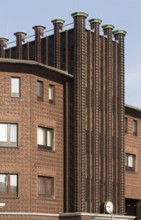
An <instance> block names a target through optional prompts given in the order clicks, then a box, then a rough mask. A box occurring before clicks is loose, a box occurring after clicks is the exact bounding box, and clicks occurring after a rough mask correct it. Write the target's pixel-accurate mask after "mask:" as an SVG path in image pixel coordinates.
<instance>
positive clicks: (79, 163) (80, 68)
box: [72, 13, 87, 212]
mask: <svg viewBox="0 0 141 220" xmlns="http://www.w3.org/2000/svg"><path fill="white" fill-rule="evenodd" d="M72 16H73V17H74V56H75V61H74V62H75V63H74V79H75V81H74V82H75V85H74V90H75V94H74V99H75V102H74V103H75V121H74V123H75V146H74V147H75V150H76V154H75V167H76V175H75V180H76V189H75V194H76V198H75V204H76V210H75V211H79V212H85V199H86V198H85V193H86V192H85V189H86V186H85V156H86V155H85V154H86V143H85V142H86V138H85V98H86V97H85V96H86V94H85V74H86V71H85V68H86V56H85V53H86V39H85V37H86V30H85V18H86V16H87V15H86V14H85V13H74V14H72Z"/></svg>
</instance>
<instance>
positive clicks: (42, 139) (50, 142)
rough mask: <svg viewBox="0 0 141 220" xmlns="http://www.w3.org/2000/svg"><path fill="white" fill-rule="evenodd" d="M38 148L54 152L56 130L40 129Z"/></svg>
mask: <svg viewBox="0 0 141 220" xmlns="http://www.w3.org/2000/svg"><path fill="white" fill-rule="evenodd" d="M38 146H39V147H45V148H46V149H48V150H53V147H54V129H52V128H45V127H40V126H39V127H38Z"/></svg>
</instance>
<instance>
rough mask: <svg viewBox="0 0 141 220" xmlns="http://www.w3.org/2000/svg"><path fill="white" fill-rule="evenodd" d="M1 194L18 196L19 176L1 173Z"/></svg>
mask: <svg viewBox="0 0 141 220" xmlns="http://www.w3.org/2000/svg"><path fill="white" fill-rule="evenodd" d="M0 196H6V197H7V196H18V176H17V175H15V174H0Z"/></svg>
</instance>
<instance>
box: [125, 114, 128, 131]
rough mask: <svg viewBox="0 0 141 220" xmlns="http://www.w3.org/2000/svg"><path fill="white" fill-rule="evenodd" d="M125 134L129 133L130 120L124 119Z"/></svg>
mask: <svg viewBox="0 0 141 220" xmlns="http://www.w3.org/2000/svg"><path fill="white" fill-rule="evenodd" d="M124 133H126V134H127V133H128V118H127V117H124Z"/></svg>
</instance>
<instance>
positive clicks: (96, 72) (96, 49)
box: [89, 19, 102, 213]
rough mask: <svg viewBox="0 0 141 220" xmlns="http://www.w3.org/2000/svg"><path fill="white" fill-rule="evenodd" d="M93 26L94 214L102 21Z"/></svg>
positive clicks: (97, 194)
mask: <svg viewBox="0 0 141 220" xmlns="http://www.w3.org/2000/svg"><path fill="white" fill-rule="evenodd" d="M89 22H90V25H91V31H92V34H93V38H92V39H93V42H92V45H91V46H92V64H93V65H92V94H91V96H92V133H93V135H92V137H93V144H92V149H91V151H92V158H93V160H92V167H94V170H93V171H92V181H93V184H92V185H93V186H94V187H93V189H92V191H91V194H92V195H91V196H92V204H93V205H92V207H93V209H92V212H95V213H99V212H100V184H99V180H100V167H99V163H100V142H99V130H100V35H99V29H100V24H101V22H102V21H101V20H100V19H91V20H89Z"/></svg>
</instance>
